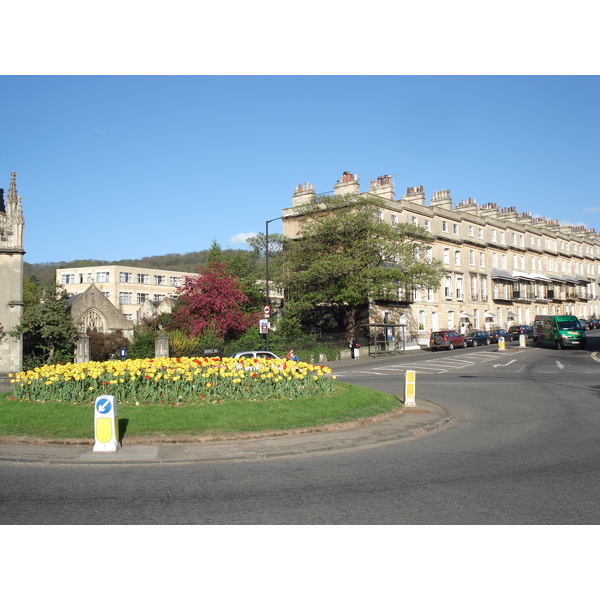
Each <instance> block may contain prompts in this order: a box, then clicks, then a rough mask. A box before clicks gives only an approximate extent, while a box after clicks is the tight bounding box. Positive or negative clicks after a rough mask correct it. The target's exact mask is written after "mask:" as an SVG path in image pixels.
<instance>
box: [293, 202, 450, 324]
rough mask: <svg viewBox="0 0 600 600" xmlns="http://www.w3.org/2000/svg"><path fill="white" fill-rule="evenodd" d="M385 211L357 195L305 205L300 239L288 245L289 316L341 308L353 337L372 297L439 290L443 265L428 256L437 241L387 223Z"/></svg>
mask: <svg viewBox="0 0 600 600" xmlns="http://www.w3.org/2000/svg"><path fill="white" fill-rule="evenodd" d="M303 208H304V207H303ZM381 209H382V204H381V201H380V200H379V201H378V200H375V199H371V198H367V197H363V196H354V195H346V196H319V197H317V198H316V201H315V202H314V203H311V204H309V205H307V206H306V208H305V210H304V211H303V214H302V216H301V222H300V235H301V237H300V238H299V239H296V240H288V241H286V242H285V251H284V260H285V287H286V307H287V310H288V311H289V310H291V311H292V312H299V313H303V312H306V311H309V310H311V309H314V308H315V307H316V306H318V305H319V304H324V303H326V304H329V305H333V306H338V307H340V308H341V309H342V310H344V312H345V315H346V321H347V323H348V333H349V334H350V335H353V334H354V332H355V329H356V314H357V309H358V307H359V306H361V305H364V304H365V303H366V302H368V300H369V298H377V299H396V300H398V299H399V297H398V290H402V291H403V293H406V294H410V293H411V292H413V291H414V290H416V289H419V288H432V289H437V288H438V287H439V285H440V281H441V277H442V275H443V272H444V270H443V265H442V263H441V262H440V261H437V260H433V259H431V258H429V257H428V254H427V249H428V244H429V243H433V241H434V239H433V237H432V236H431V235H430V234H429V233H428V232H427V231H426V230H425V229H423V228H422V227H418V226H416V225H412V224H408V223H398V224H397V225H390V224H387V223H384V222H383V221H381V220H380V219H379V217H378V214H377V213H378V211H380V210H381Z"/></svg>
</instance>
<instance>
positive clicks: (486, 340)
mask: <svg viewBox="0 0 600 600" xmlns="http://www.w3.org/2000/svg"><path fill="white" fill-rule="evenodd" d="M465 342H467V346H473V347H475V346H487V345H489V344H491V343H492V342H491V340H490V334H489V333H488V332H487V331H473V332H472V333H469V334H468V335H467V337H465Z"/></svg>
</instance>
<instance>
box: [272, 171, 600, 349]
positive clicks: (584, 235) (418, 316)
mask: <svg viewBox="0 0 600 600" xmlns="http://www.w3.org/2000/svg"><path fill="white" fill-rule="evenodd" d="M359 190H360V181H359V179H358V177H357V176H356V175H355V174H352V173H349V172H345V173H344V174H343V175H342V177H341V178H340V179H339V180H338V182H336V184H335V185H334V194H348V193H353V194H360V195H361V196H368V197H372V198H377V199H378V200H380V201H381V208H380V211H379V215H378V216H379V218H380V219H382V220H383V221H385V222H387V223H390V224H392V225H394V224H395V223H401V222H404V223H414V224H416V225H419V226H421V227H424V228H425V229H427V230H428V231H429V232H431V234H432V235H433V236H434V238H435V241H434V242H433V244H432V245H431V248H430V249H429V254H430V256H431V257H432V258H435V259H439V260H440V261H442V263H443V264H444V266H445V269H446V273H445V276H444V278H443V280H442V282H441V287H440V289H439V290H428V289H422V290H417V291H416V292H410V293H406V291H405V290H398V301H397V302H391V303H387V304H383V303H379V302H377V301H375V300H374V299H372V300H371V301H370V306H369V323H365V324H364V325H365V326H366V327H367V328H368V327H371V328H373V329H374V330H375V329H378V330H379V329H381V326H382V325H385V324H389V325H394V326H396V325H398V326H399V327H398V330H399V331H402V332H403V339H402V340H401V343H402V345H403V347H411V346H414V347H416V346H418V344H419V343H421V344H423V343H426V342H425V340H427V339H428V335H427V334H428V333H429V332H431V331H434V330H437V329H456V330H458V331H463V332H464V331H467V329H469V328H473V329H486V330H489V329H492V328H496V327H504V328H508V327H510V326H511V325H517V324H531V323H532V322H533V320H534V318H535V315H536V314H573V315H576V316H578V317H581V318H591V317H593V316H595V317H598V316H599V315H600V312H599V307H600V300H599V292H598V290H599V288H598V282H599V280H600V236H599V235H598V234H597V233H596V232H595V230H593V229H585V228H584V227H583V226H579V227H576V226H571V225H561V224H560V223H559V222H558V221H556V220H548V219H546V218H532V216H531V213H527V212H526V213H518V212H517V211H516V209H515V207H509V208H500V207H498V206H497V205H496V204H483V205H479V204H478V203H477V201H476V200H475V199H473V198H469V199H468V200H462V201H461V202H459V203H458V204H457V205H456V206H453V200H452V197H451V193H450V190H441V191H437V192H434V193H433V194H432V196H431V199H430V201H429V204H427V199H426V196H425V191H424V190H423V186H416V187H409V188H407V190H406V193H405V194H404V195H403V196H402V197H400V198H398V199H395V191H394V183H393V181H392V177H391V176H390V175H384V176H381V177H378V178H377V179H375V180H372V181H371V184H370V187H369V190H368V191H367V192H364V193H360V191H359ZM316 198H317V194H316V192H315V191H314V190H313V186H312V185H311V184H309V183H305V184H301V185H299V186H298V187H297V188H296V189H295V192H294V194H293V196H292V206H291V207H290V208H286V209H284V210H283V213H282V214H283V234H284V235H285V236H286V237H290V238H292V239H293V238H297V237H298V236H299V235H300V233H299V231H300V223H301V219H302V216H301V215H302V205H303V204H306V203H307V202H314V201H315V199H316ZM395 329H396V328H394V330H395ZM381 330H382V331H383V330H384V329H381Z"/></svg>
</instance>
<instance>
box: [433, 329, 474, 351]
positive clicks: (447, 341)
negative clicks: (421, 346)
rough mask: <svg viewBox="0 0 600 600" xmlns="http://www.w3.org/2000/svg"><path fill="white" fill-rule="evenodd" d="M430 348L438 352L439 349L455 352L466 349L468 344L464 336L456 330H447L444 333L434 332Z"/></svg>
mask: <svg viewBox="0 0 600 600" xmlns="http://www.w3.org/2000/svg"><path fill="white" fill-rule="evenodd" d="M429 347H430V348H431V349H432V350H438V349H439V348H447V349H448V350H453V349H454V348H466V347H467V342H466V340H465V336H464V335H461V334H460V333H458V332H456V331H454V330H449V329H445V330H443V331H434V332H433V333H432V334H431V337H430V338H429Z"/></svg>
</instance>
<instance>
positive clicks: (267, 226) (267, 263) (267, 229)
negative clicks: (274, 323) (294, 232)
mask: <svg viewBox="0 0 600 600" xmlns="http://www.w3.org/2000/svg"><path fill="white" fill-rule="evenodd" d="M280 219H283V217H277V218H276V219H270V220H269V221H265V276H266V281H265V284H266V286H267V287H266V291H267V294H266V296H267V299H266V301H265V306H269V223H272V222H273V221H279V220H280ZM268 351H269V328H268V327H267V352H268Z"/></svg>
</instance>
